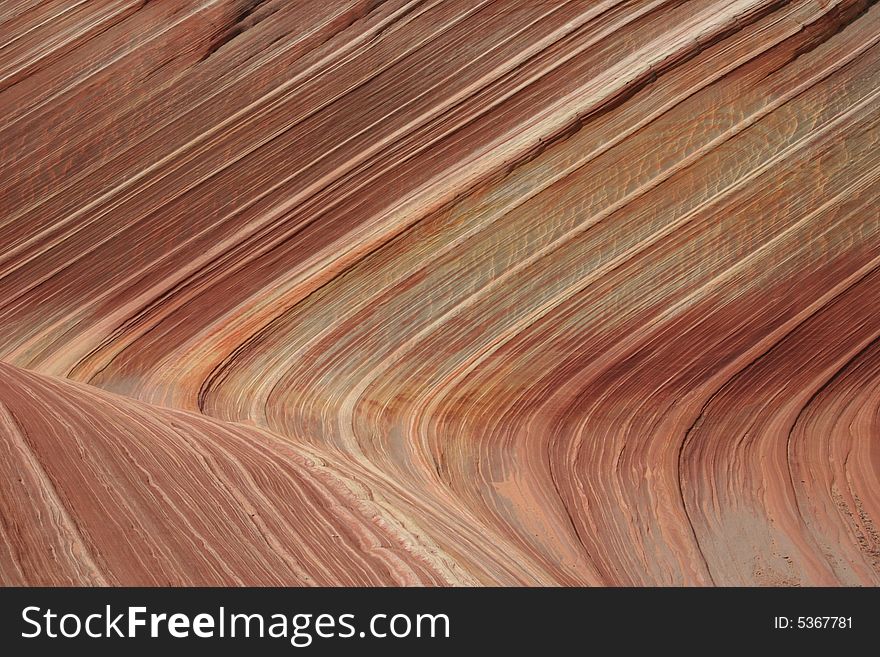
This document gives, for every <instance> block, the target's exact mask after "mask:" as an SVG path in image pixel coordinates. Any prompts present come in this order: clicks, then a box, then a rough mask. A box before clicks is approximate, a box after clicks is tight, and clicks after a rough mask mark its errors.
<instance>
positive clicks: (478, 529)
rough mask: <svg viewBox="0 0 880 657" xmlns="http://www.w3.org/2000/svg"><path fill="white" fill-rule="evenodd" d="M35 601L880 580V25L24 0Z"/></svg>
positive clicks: (624, 4)
mask: <svg viewBox="0 0 880 657" xmlns="http://www.w3.org/2000/svg"><path fill="white" fill-rule="evenodd" d="M0 116H2V117H3V120H2V122H0V190H2V191H0V361H2V363H0V441H2V448H0V512H2V516H0V518H2V523H0V582H2V583H3V584H159V585H166V584H172V585H180V584H290V585H311V584H325V585H326V584H331V585H336V584H349V585H352V584H353V585H361V584H426V585H457V584H465V585H477V584H488V585H547V584H549V585H676V584H684V585H713V584H714V585H743V584H759V585H831V584H843V585H859V584H861V585H876V584H880V533H878V532H880V529H878V526H880V341H878V336H880V202H878V201H880V6H878V4H877V3H874V2H858V1H853V0H839V1H833V0H825V1H818V0H812V1H806V0H794V1H792V2H778V1H777V2H770V1H767V0H760V1H759V0H728V1H718V0H690V1H687V2H683V1H680V0H679V1H660V0H650V1H649V0H632V1H627V0H593V1H589V2H587V1H583V2H580V1H576V0H570V1H564V0H554V1H543V2H539V1H536V2H531V1H529V2H526V1H515V0H491V1H489V0H468V1H463V0H461V1H460V0H443V1H437V0H386V1H380V0H351V1H344V0H314V1H313V0H298V1H296V2H290V1H288V0H263V1H248V2H243V1H240V0H201V1H199V2H192V1H186V0H153V1H144V0H90V1H88V2H84V1H81V0H79V1H77V0H8V1H5V2H2V3H0Z"/></svg>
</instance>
